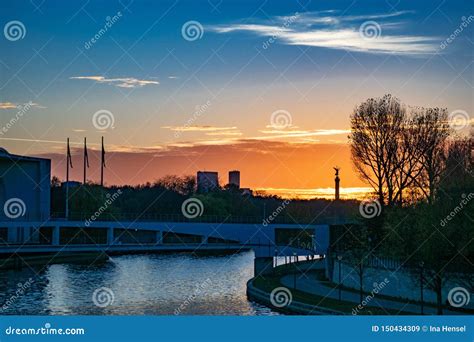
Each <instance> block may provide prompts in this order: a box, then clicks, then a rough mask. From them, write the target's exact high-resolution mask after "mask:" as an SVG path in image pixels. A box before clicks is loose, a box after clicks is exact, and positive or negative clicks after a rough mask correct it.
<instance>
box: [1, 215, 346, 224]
mask: <svg viewBox="0 0 474 342" xmlns="http://www.w3.org/2000/svg"><path fill="white" fill-rule="evenodd" d="M265 219H266V218H263V217H261V216H243V215H239V216H237V215H227V216H223V215H202V216H197V217H195V218H187V217H186V216H184V215H182V214H149V213H146V214H137V213H101V214H100V215H96V214H95V213H90V212H87V213H86V212H71V213H69V216H68V218H66V217H65V215H64V213H51V215H40V214H33V215H29V214H28V213H25V215H22V216H18V217H13V218H12V217H0V222H46V221H84V222H86V221H89V222H93V221H118V222H123V221H127V222H183V223H184V222H189V223H193V222H194V223H235V224H238V223H241V224H261V225H264V226H266V225H268V224H339V223H344V222H347V221H348V220H350V217H347V216H346V215H343V214H342V215H324V214H320V213H317V214H315V215H314V216H313V217H310V216H299V217H289V216H285V215H279V216H276V217H274V219H273V220H272V221H271V222H269V221H268V220H267V221H266V223H264V221H265Z"/></svg>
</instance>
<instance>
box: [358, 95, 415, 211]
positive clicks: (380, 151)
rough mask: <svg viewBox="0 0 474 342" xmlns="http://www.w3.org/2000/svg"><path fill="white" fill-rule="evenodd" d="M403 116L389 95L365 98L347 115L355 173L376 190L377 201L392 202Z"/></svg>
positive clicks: (397, 102)
mask: <svg viewBox="0 0 474 342" xmlns="http://www.w3.org/2000/svg"><path fill="white" fill-rule="evenodd" d="M405 120H406V111H405V108H404V106H403V105H402V104H401V102H400V101H399V100H398V99H397V98H395V97H393V96H392V95H385V96H384V97H382V98H375V99H374V98H371V99H368V100H366V101H365V102H363V103H361V104H360V105H359V106H358V107H357V108H356V109H355V110H354V112H353V114H352V115H351V134H350V135H349V139H350V142H351V153H352V160H353V162H354V165H355V168H356V170H357V172H358V173H359V176H360V177H361V178H362V179H363V180H365V181H367V183H369V184H370V186H371V187H372V188H373V189H374V191H375V192H376V193H377V194H378V198H379V201H380V203H381V204H384V203H387V204H392V203H393V202H394V200H395V196H396V193H397V189H396V175H397V172H398V169H399V167H400V163H401V161H400V160H399V159H398V154H399V150H400V144H401V143H402V141H401V139H400V138H401V134H402V132H403V129H404V124H405Z"/></svg>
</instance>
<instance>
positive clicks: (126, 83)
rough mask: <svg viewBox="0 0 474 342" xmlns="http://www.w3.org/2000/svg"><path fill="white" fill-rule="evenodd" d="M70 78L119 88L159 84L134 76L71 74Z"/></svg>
mask: <svg viewBox="0 0 474 342" xmlns="http://www.w3.org/2000/svg"><path fill="white" fill-rule="evenodd" d="M70 79H71V80H90V81H95V82H98V83H106V84H111V85H114V86H116V87H120V88H136V87H143V86H146V85H152V84H155V85H156V84H160V82H158V81H150V80H140V79H138V78H134V77H122V78H105V77H103V76H73V77H70Z"/></svg>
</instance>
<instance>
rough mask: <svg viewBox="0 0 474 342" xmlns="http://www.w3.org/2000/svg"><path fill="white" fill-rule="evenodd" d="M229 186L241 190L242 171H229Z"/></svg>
mask: <svg viewBox="0 0 474 342" xmlns="http://www.w3.org/2000/svg"><path fill="white" fill-rule="evenodd" d="M229 185H233V186H235V187H236V188H237V189H240V171H236V170H234V171H229Z"/></svg>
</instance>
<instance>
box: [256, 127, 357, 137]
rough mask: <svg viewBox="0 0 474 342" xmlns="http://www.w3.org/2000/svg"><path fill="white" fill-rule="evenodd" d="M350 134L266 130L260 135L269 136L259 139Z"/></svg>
mask: <svg viewBox="0 0 474 342" xmlns="http://www.w3.org/2000/svg"><path fill="white" fill-rule="evenodd" d="M350 132H351V131H350V130H348V129H315V130H301V129H297V128H294V129H264V130H260V133H263V134H268V136H264V137H258V139H282V138H305V137H306V138H308V137H314V136H331V135H341V134H342V135H343V134H349V133H350Z"/></svg>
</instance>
